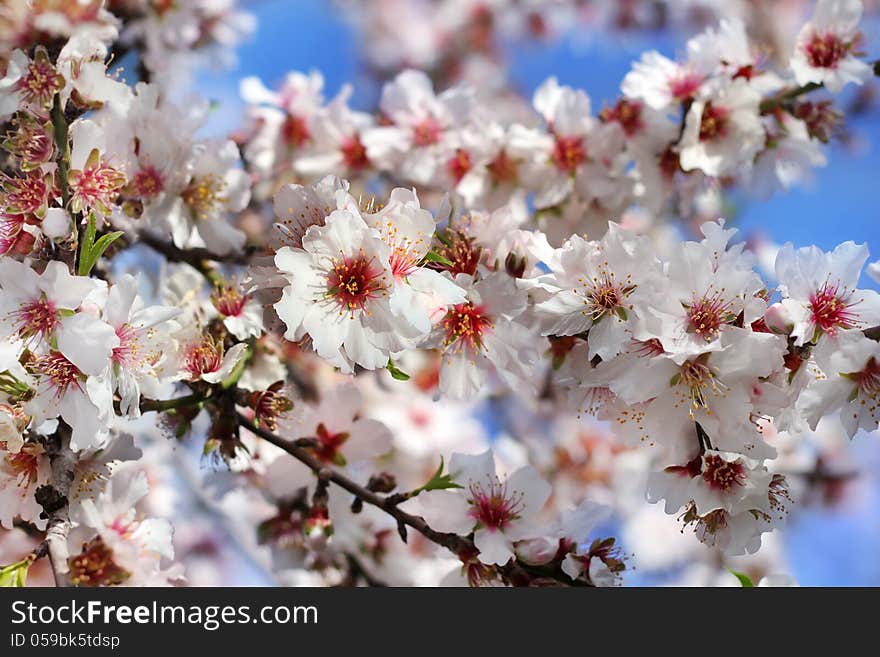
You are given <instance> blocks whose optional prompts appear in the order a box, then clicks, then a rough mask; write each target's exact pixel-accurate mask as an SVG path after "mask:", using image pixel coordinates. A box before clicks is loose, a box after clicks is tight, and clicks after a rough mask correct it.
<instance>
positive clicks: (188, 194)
mask: <svg viewBox="0 0 880 657" xmlns="http://www.w3.org/2000/svg"><path fill="white" fill-rule="evenodd" d="M225 190H226V181H225V180H223V179H222V178H221V177H220V176H218V175H216V174H213V173H209V174H206V175H204V176H200V177H197V178H193V179H192V180H191V181H190V183H189V185H187V188H186V189H185V190H183V192H182V193H181V195H180V196H181V198H183V202H184V203H186V205H187V207H188V208H189V210H190V214H191V215H192V218H193V219H210V218H211V215H213V214H214V213H215V212H216V211H217V209H218V207H223V206H224V205H226V203H227V199H226V197H225V196H224V195H223V192H224V191H225Z"/></svg>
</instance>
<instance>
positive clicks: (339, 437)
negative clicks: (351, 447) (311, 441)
mask: <svg viewBox="0 0 880 657" xmlns="http://www.w3.org/2000/svg"><path fill="white" fill-rule="evenodd" d="M350 435H351V434H349V433H348V432H346V431H343V432H340V433H333V432H332V431H330V430H328V429H327V427H326V426H324V423H323V422H322V423H320V424H319V425H318V428H317V429H316V430H315V437H316V438H317V442H318V445H317V446H316V447H315V448H314V450H313V451H314V454H315V456H317V457H318V458H319V459H321V460H322V461H323V462H324V463H332V464H334V465H345V457H344V456H343V455H342V451H341V450H342V446H343V445H344V444H345V443H346V441H347V440H348V439H349V436H350Z"/></svg>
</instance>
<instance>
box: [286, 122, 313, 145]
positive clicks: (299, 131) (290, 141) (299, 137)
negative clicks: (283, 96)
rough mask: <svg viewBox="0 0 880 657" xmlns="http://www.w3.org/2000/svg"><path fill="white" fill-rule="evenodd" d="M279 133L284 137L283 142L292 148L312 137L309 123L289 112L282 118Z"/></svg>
mask: <svg viewBox="0 0 880 657" xmlns="http://www.w3.org/2000/svg"><path fill="white" fill-rule="evenodd" d="M281 135H282V137H283V138H284V143H285V144H287V145H288V146H291V147H293V148H299V147H300V146H302V145H303V144H305V143H306V142H307V141H309V140H310V139H311V138H312V133H311V131H310V130H309V124H308V123H306V120H305V119H304V118H302V117H301V116H296V115H294V114H290V115H288V116H287V118H285V119H284V123H283V124H282V126H281Z"/></svg>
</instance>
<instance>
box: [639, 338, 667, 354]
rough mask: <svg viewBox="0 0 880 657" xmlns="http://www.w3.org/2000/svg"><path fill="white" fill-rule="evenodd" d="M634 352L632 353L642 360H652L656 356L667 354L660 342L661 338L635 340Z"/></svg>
mask: <svg viewBox="0 0 880 657" xmlns="http://www.w3.org/2000/svg"><path fill="white" fill-rule="evenodd" d="M633 343H634V344H633V347H634V348H633V350H632V353H634V354H636V355H637V356H639V357H640V358H652V357H654V356H661V355H663V354H665V353H666V350H665V349H664V348H663V343H661V342H660V340H659V338H651V339H649V340H633Z"/></svg>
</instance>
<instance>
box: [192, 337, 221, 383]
mask: <svg viewBox="0 0 880 657" xmlns="http://www.w3.org/2000/svg"><path fill="white" fill-rule="evenodd" d="M222 364H223V345H222V343H220V342H217V341H215V340H214V339H213V338H211V337H210V336H206V337H205V338H203V339H202V341H201V342H196V343H194V344H191V345H189V346H188V347H186V349H184V352H183V369H184V370H185V371H186V372H188V373H189V375H190V379H191V380H196V379H199V378H200V377H201V376H202V375H204V374H210V373H211V372H216V371H217V370H219V369H220V367H221V365H222Z"/></svg>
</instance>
